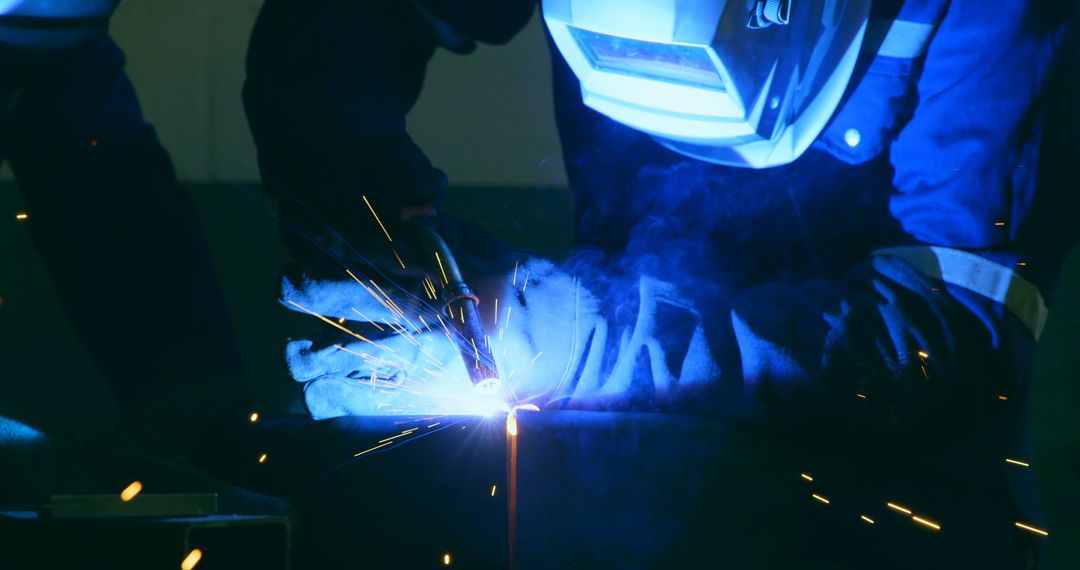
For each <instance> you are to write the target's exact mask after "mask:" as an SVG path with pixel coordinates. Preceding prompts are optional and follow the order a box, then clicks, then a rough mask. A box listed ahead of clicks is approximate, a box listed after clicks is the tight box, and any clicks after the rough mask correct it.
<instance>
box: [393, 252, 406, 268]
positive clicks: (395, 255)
mask: <svg viewBox="0 0 1080 570" xmlns="http://www.w3.org/2000/svg"><path fill="white" fill-rule="evenodd" d="M390 251H392V252H394V257H396V258H397V262H398V265H400V266H401V268H402V269H405V262H404V261H402V260H401V256H400V255H398V252H397V250H396V249H394V248H393V247H391V248H390Z"/></svg>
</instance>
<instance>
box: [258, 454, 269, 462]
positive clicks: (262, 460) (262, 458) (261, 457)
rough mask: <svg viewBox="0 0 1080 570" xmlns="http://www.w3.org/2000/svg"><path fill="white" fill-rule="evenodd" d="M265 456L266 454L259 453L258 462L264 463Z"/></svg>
mask: <svg viewBox="0 0 1080 570" xmlns="http://www.w3.org/2000/svg"><path fill="white" fill-rule="evenodd" d="M266 458H267V455H266V454H265V453H263V454H262V455H260V456H259V463H266Z"/></svg>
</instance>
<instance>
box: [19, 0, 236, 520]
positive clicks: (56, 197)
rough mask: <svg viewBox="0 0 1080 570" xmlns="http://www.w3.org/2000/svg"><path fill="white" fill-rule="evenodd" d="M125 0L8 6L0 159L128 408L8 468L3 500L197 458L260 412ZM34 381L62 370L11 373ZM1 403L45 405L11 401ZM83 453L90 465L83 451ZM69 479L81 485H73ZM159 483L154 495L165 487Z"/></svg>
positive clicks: (70, 312) (85, 486)
mask: <svg viewBox="0 0 1080 570" xmlns="http://www.w3.org/2000/svg"><path fill="white" fill-rule="evenodd" d="M117 2H118V0H50V1H43V0H4V1H0V162H6V163H7V164H9V165H10V167H11V170H12V172H13V174H14V177H15V181H16V184H17V188H18V189H19V190H20V191H21V192H22V194H23V197H24V198H25V202H26V206H27V210H28V217H27V219H26V221H25V223H26V224H27V226H28V229H29V232H30V236H31V238H32V240H33V244H34V246H35V248H36V249H37V252H38V253H39V254H40V257H41V260H42V262H43V264H44V266H45V269H46V270H47V272H48V274H49V276H50V277H51V279H52V283H53V287H54V288H55V290H56V293H57V296H58V298H59V301H60V303H61V306H62V307H63V309H64V310H65V312H66V313H67V316H68V317H69V319H70V321H71V324H72V325H73V327H74V331H75V333H76V335H77V337H78V338H79V340H80V341H81V342H82V344H83V346H85V348H86V351H87V354H88V356H89V357H90V359H91V361H92V362H93V364H94V365H95V367H96V368H97V370H98V371H99V372H100V373H101V375H102V377H103V378H104V379H105V380H106V381H107V382H108V383H109V385H110V387H111V388H112V393H113V395H114V396H115V398H116V402H117V404H118V409H119V412H120V413H121V415H122V421H121V422H120V423H119V426H118V427H117V426H111V427H109V426H89V427H87V428H86V429H79V430H76V431H75V434H74V437H73V438H69V439H65V440H63V441H61V442H60V443H58V444H57V445H64V446H67V447H65V449H66V450H67V451H65V452H63V453H60V452H57V453H56V455H54V456H52V460H53V461H54V463H46V464H43V465H38V464H33V462H20V463H19V464H17V465H15V466H13V467H12V468H10V469H5V472H6V473H5V484H4V485H3V494H2V495H0V500H2V501H4V502H5V504H22V503H23V502H30V501H37V500H39V499H41V498H42V495H44V496H46V497H47V495H48V494H49V493H58V492H64V491H68V492H74V491H79V492H109V493H111V492H115V488H114V487H115V485H116V483H117V482H118V481H112V483H111V486H110V485H105V486H103V487H99V488H94V487H93V484H92V483H91V481H100V480H101V479H100V478H99V477H98V476H97V475H94V474H91V473H89V472H88V471H95V470H96V469H97V468H98V467H104V468H106V469H108V468H109V464H110V463H111V461H110V460H109V459H106V457H112V458H113V459H114V460H115V456H113V455H111V453H112V452H113V450H115V449H117V448H122V449H124V450H125V453H128V452H129V453H132V454H135V455H136V456H140V457H143V458H144V459H146V460H147V461H151V462H153V461H159V460H160V461H166V460H171V459H173V458H180V457H187V456H188V455H190V454H191V453H192V452H193V450H194V449H195V448H196V447H197V446H198V444H199V442H200V441H201V440H203V439H204V438H206V437H208V436H209V435H211V432H212V429H213V428H216V427H218V426H219V425H221V424H224V423H228V422H230V421H232V419H233V417H234V416H235V417H236V419H238V420H239V419H241V418H240V415H242V414H245V413H247V412H248V411H249V409H248V406H249V403H248V402H249V397H250V394H249V388H248V387H247V385H246V383H245V381H244V376H243V370H242V367H241V362H240V357H239V351H238V349H237V346H236V342H235V339H234V337H233V334H232V325H231V322H230V320H229V317H228V315H227V313H226V309H225V305H224V302H223V300H222V296H221V292H220V290H219V288H218V285H217V282H216V279H215V277H214V271H213V267H212V264H211V260H210V252H209V249H208V247H207V244H206V240H205V237H204V236H203V232H202V228H201V226H200V222H199V220H198V216H197V213H196V210H195V207H194V204H193V203H192V201H191V199H190V198H189V196H188V195H187V194H186V193H185V192H184V190H183V189H182V188H181V187H180V185H179V184H178V182H177V180H176V174H175V171H174V169H173V165H172V162H171V160H170V158H169V156H168V154H167V152H166V151H165V149H164V148H163V147H162V145H161V143H160V142H159V140H158V138H157V135H156V134H155V132H154V129H153V128H152V127H151V126H150V125H149V124H148V123H147V122H146V120H145V119H144V117H143V115H142V112H141V110H140V108H139V102H138V99H137V97H136V94H135V91H134V89H133V87H132V85H131V83H130V81H129V80H128V77H127V75H126V74H125V72H124V65H125V61H124V55H123V53H122V52H121V50H120V48H119V47H118V46H117V45H116V43H114V41H113V40H112V38H111V37H110V35H109V31H108V25H109V20H110V18H111V16H112V13H113V11H114V9H115V7H116V4H117ZM57 366H58V368H56V371H55V373H56V374H64V372H63V371H62V369H61V368H59V366H61V364H60V363H59V361H58V363H57ZM39 380H40V381H42V382H51V381H52V380H50V379H48V378H47V377H42V378H31V379H20V378H4V383H5V384H13V383H15V382H36V381H39ZM54 396H55V397H56V398H62V397H63V391H62V390H61V391H60V393H57V394H54ZM4 413H5V414H10V415H13V416H15V417H17V418H20V419H23V420H26V419H27V417H28V416H29V417H33V415H34V412H33V411H32V410H31V411H29V412H28V411H26V410H18V409H10V407H5V410H4ZM0 420H3V421H4V422H8V420H6V419H3V418H0ZM105 427H109V429H105V430H103V428H105ZM102 431H105V432H106V433H105V434H104V435H102ZM54 435H55V434H54ZM88 439H93V441H87V440H88ZM106 450H108V451H106ZM84 452H85V456H86V457H89V458H91V459H90V460H89V461H88V462H81V461H80V460H79V457H83V454H84ZM42 456H43V457H48V456H49V454H48V453H42ZM57 457H63V459H62V460H56V458H57ZM112 463H115V461H112ZM22 470H25V471H22ZM20 471H22V473H21V474H20ZM116 471H117V472H118V474H117V476H118V477H122V478H128V477H132V472H131V471H128V472H126V473H123V472H122V471H123V470H122V469H119V468H118V469H117V470H116ZM98 475H100V473H99V474H98ZM7 476H11V477H13V479H14V480H15V481H16V482H18V481H19V480H21V482H24V483H27V484H28V486H29V487H20V486H19V485H18V484H12V481H13V479H11V478H7ZM71 482H77V488H72V487H65V486H64V485H66V484H67V483H71ZM161 483H162V484H161V486H156V485H155V486H156V488H157V489H158V492H166V491H168V490H170V489H169V488H168V485H167V484H165V482H164V481H161ZM125 484H126V483H125ZM174 490H176V489H174ZM200 490H207V489H205V488H203V489H200ZM20 492H26V493H29V494H30V495H33V496H30V495H25V494H24V495H20ZM12 501H14V502H12Z"/></svg>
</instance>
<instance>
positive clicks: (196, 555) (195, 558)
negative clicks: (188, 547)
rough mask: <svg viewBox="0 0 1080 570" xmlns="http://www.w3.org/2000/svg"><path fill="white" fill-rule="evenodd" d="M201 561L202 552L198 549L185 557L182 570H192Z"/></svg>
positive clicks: (181, 565) (181, 564) (181, 566)
mask: <svg viewBox="0 0 1080 570" xmlns="http://www.w3.org/2000/svg"><path fill="white" fill-rule="evenodd" d="M200 560H202V551H201V550H199V549H198V548H196V549H194V550H192V551H191V552H188V555H187V556H185V557H184V561H183V562H181V563H180V570H192V569H193V568H195V565H196V564H198V563H199V561H200Z"/></svg>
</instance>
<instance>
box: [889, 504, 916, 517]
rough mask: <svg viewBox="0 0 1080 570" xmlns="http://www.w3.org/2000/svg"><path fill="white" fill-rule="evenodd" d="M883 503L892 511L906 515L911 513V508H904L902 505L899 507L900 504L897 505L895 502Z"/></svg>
mask: <svg viewBox="0 0 1080 570" xmlns="http://www.w3.org/2000/svg"><path fill="white" fill-rule="evenodd" d="M885 505H886V506H888V507H889V508H890V509H892V510H894V511H897V512H901V513H904V514H905V515H908V516H910V515H911V510H910V509H905V508H904V507H901V506H900V505H898V504H896V503H885Z"/></svg>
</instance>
